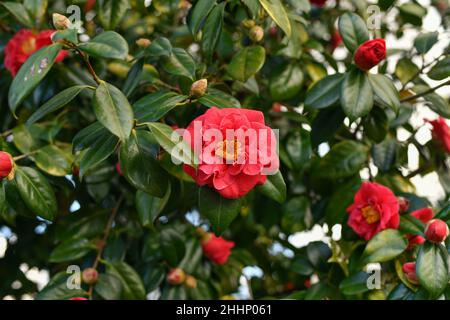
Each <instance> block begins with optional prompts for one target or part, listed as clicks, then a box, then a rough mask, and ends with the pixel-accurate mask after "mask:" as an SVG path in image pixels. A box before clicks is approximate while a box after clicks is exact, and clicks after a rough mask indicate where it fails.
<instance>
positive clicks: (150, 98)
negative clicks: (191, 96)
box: [133, 91, 187, 123]
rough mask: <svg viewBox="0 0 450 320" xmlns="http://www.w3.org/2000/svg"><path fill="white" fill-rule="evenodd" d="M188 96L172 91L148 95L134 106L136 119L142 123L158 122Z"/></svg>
mask: <svg viewBox="0 0 450 320" xmlns="http://www.w3.org/2000/svg"><path fill="white" fill-rule="evenodd" d="M186 99H187V96H183V95H179V94H176V93H174V92H170V91H158V92H155V93H151V94H148V95H146V96H144V97H142V98H141V99H139V100H138V101H136V102H135V103H134V104H133V109H134V113H135V116H136V119H138V120H139V122H140V123H142V122H151V121H158V120H159V119H161V118H162V117H163V116H165V115H166V114H167V113H168V112H169V111H170V110H172V109H173V108H175V107H177V105H178V103H180V102H182V101H184V100H186Z"/></svg>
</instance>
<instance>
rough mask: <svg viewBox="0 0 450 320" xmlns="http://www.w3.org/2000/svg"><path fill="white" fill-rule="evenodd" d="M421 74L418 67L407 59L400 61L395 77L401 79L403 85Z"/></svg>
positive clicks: (396, 67)
mask: <svg viewBox="0 0 450 320" xmlns="http://www.w3.org/2000/svg"><path fill="white" fill-rule="evenodd" d="M418 72H419V67H417V66H416V65H415V64H414V63H413V62H412V61H411V60H409V59H407V58H403V59H400V60H399V61H398V62H397V65H396V66H395V75H396V76H397V78H399V79H400V81H401V82H402V84H405V83H407V82H408V81H410V80H411V79H412V78H413V77H414V76H416V75H417V74H418Z"/></svg>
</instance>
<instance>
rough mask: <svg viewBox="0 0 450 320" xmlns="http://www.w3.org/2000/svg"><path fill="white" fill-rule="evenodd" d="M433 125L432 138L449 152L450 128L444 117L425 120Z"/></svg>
mask: <svg viewBox="0 0 450 320" xmlns="http://www.w3.org/2000/svg"><path fill="white" fill-rule="evenodd" d="M426 121H428V122H429V123H431V124H432V126H433V139H435V140H436V141H438V142H439V143H440V144H441V145H442V147H443V148H444V150H445V151H446V152H447V153H450V128H449V127H448V125H447V123H446V122H445V119H444V118H442V117H439V119H437V120H432V121H430V120H426Z"/></svg>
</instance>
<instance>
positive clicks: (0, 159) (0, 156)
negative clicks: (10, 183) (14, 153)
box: [0, 151, 14, 180]
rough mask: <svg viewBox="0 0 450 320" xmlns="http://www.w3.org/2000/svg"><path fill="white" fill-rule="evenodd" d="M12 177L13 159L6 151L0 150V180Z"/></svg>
mask: <svg viewBox="0 0 450 320" xmlns="http://www.w3.org/2000/svg"><path fill="white" fill-rule="evenodd" d="M13 177H14V160H13V158H12V157H11V155H10V154H9V153H8V152H4V151H0V180H1V179H3V178H7V179H8V180H12V178H13Z"/></svg>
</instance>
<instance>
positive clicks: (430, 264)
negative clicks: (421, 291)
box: [416, 242, 449, 298]
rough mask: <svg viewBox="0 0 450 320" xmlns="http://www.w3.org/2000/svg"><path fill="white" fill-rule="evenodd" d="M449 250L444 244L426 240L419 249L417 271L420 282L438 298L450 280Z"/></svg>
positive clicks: (433, 296)
mask: <svg viewBox="0 0 450 320" xmlns="http://www.w3.org/2000/svg"><path fill="white" fill-rule="evenodd" d="M448 259H449V257H448V252H447V250H446V249H445V247H444V246H443V245H442V244H434V243H430V242H425V243H424V245H423V246H421V248H420V250H419V254H418V256H417V261H416V272H417V277H418V278H419V282H420V284H421V285H422V286H423V287H424V288H425V289H426V290H427V291H428V292H429V293H430V294H431V296H432V298H438V297H439V296H440V295H441V294H442V293H443V292H444V290H445V288H446V287H447V285H448V281H449V267H448V261H449V260H448Z"/></svg>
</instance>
